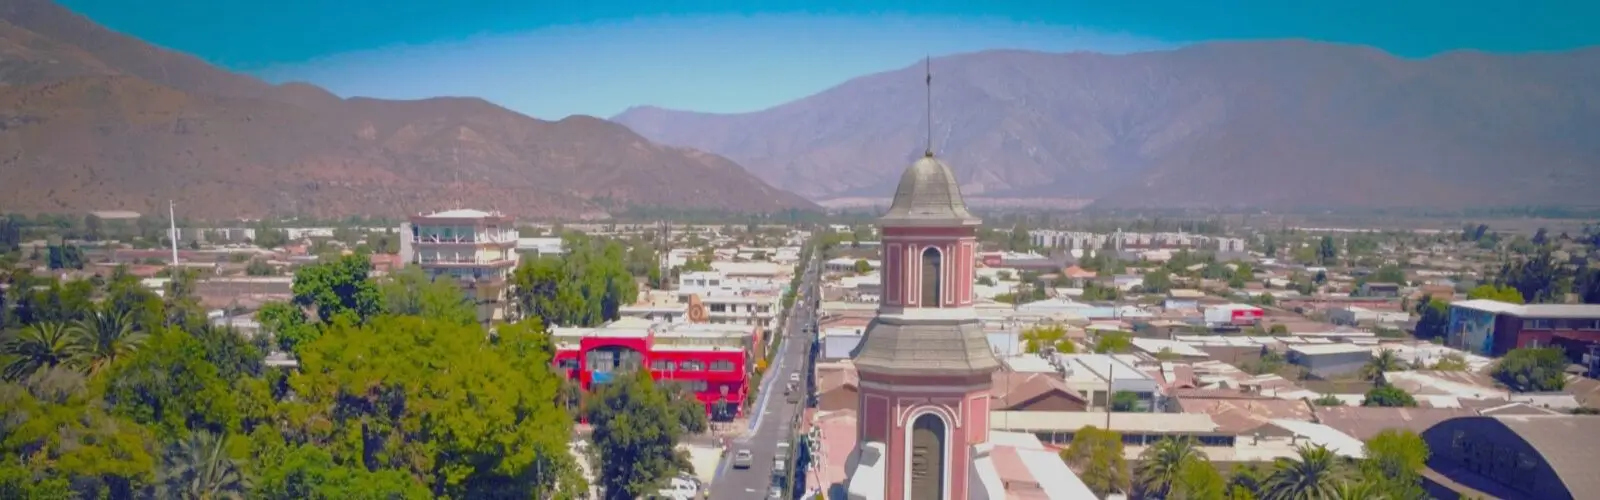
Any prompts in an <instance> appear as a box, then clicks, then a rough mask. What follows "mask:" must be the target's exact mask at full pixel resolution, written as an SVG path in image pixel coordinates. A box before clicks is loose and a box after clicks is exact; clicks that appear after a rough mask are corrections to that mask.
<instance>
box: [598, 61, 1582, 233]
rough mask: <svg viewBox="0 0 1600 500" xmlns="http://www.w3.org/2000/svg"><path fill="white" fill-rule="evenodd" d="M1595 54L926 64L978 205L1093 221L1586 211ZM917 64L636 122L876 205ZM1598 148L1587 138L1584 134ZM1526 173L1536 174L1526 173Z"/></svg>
mask: <svg viewBox="0 0 1600 500" xmlns="http://www.w3.org/2000/svg"><path fill="white" fill-rule="evenodd" d="M1597 68H1600V48H1589V49H1581V50H1575V51H1568V52H1549V53H1532V54H1524V55H1515V56H1508V55H1498V54H1488V53H1481V52H1471V51H1457V52H1450V53H1443V54H1439V55H1436V56H1433V57H1429V58H1422V59H1402V58H1398V57H1395V56H1392V55H1390V54H1387V53H1385V52H1383V51H1381V50H1378V49H1375V48H1371V47H1364V46H1354V45H1336V44H1324V43H1319V42H1310V41H1304V40H1293V41H1269V42H1217V43H1208V44H1198V45H1192V46H1186V47H1182V48H1178V49H1174V50H1167V51H1153V52H1140V53H1132V54H1118V55H1108V54H1099V53H1092V52H1067V53H1042V52H1032V51H1019V50H997V51H985V52H978V53H969V54H958V55H953V56H945V57H940V58H935V59H934V60H933V77H934V80H933V83H934V85H933V99H934V109H933V111H934V115H935V116H934V125H935V127H934V128H935V137H934V143H935V145H936V148H938V149H939V152H940V153H941V155H942V156H944V157H945V158H946V160H947V161H950V162H951V163H952V165H953V166H954V167H955V168H956V170H957V173H958V176H959V177H960V181H961V183H962V188H963V190H964V191H966V192H967V194H968V195H969V196H999V197H1030V196H1038V195H1050V196H1056V197H1086V198H1095V199H1098V200H1099V202H1098V203H1097V204H1099V205H1107V206H1116V205H1122V206H1151V207H1167V206H1170V207H1191V206H1193V207H1203V206H1234V205H1250V206H1283V207H1288V206H1297V205H1298V206H1306V205H1320V206H1369V205H1373V204H1378V205H1389V204H1393V205H1400V204H1408V205H1409V204H1420V205H1424V206H1456V205H1460V204H1470V203H1510V204H1515V203H1518V201H1519V200H1528V199H1538V200H1543V201H1554V202H1556V203H1574V202H1581V201H1583V199H1584V198H1585V197H1586V195H1585V194H1584V193H1583V191H1582V190H1581V189H1576V187H1575V186H1576V185H1577V184H1581V183H1575V182H1574V181H1576V180H1580V179H1583V178H1593V177H1600V146H1597V145H1596V144H1593V143H1594V142H1595V141H1585V140H1583V139H1582V138H1581V137H1582V136H1583V135H1585V134H1588V135H1590V136H1600V110H1597V109H1596V108H1600V105H1596V104H1594V103H1597V102H1600V85H1597V84H1595V83H1593V82H1600V69H1597ZM922 72H923V64H922V63H921V62H918V63H916V64H910V65H907V66H905V67H902V68H899V69H895V70H890V71H885V72H880V73H875V74H871V75H865V76H862V77H860V78H857V79H854V80H851V81H848V82H845V83H844V84H841V85H838V86H835V87H832V88H829V89H827V90H824V91H822V92H818V93H816V94H812V95H810V96H807V97H804V98H800V99H796V100H793V101H789V102H787V103H784V104H780V105H777V106H773V107H771V108H768V109H765V110H761V111H755V112H750V113H736V114H706V113H693V112H682V111H673V110H668V109H664V108H659V107H651V106H639V107H634V108H630V109H629V110H627V111H624V112H623V113H621V114H619V115H617V116H614V117H612V119H613V121H617V122H620V123H623V124H626V125H628V126H629V127H630V128H632V129H634V130H635V131H638V132H640V133H641V135H644V136H645V137H647V138H650V139H652V140H655V141H658V142H663V143H667V144H676V145H680V146H686V147H693V148H697V149H703V150H707V151H712V152H716V153H719V154H723V155H725V156H728V157H729V158H732V159H734V160H735V161H737V162H739V163H740V164H741V165H744V166H745V167H746V168H748V169H750V170H751V171H752V172H754V173H755V174H756V175H757V176H759V177H761V178H763V179H764V180H766V181H768V182H769V183H773V184H775V185H778V186H781V187H784V188H787V189H790V190H793V191H795V192H798V193H800V194H802V195H805V196H808V197H810V198H812V199H819V200H826V199H832V198H846V197H862V196H865V197H881V196H885V195H887V194H888V193H889V192H890V191H891V190H892V189H893V180H894V178H895V176H896V175H897V174H898V172H899V171H900V170H901V169H903V168H904V165H905V164H908V163H909V162H910V161H912V159H914V157H915V156H916V155H918V154H920V153H921V151H922V149H923V147H924V146H923V145H924V144H925V143H926V137H925V134H926V132H925V131H926V129H927V122H926V120H925V119H924V118H923V116H924V109H923V108H924V103H923V99H924V95H923V92H924V91H925V90H924V89H923V88H922V87H923V83H924V82H923V81H922V80H923V78H922V76H923V75H922ZM1585 131H1587V132H1585ZM1527 164H1533V165H1536V166H1534V167H1526V166H1525V165H1527Z"/></svg>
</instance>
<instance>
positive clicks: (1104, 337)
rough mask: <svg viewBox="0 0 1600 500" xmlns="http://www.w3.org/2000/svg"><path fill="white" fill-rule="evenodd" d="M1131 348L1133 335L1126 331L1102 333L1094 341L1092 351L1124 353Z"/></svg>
mask: <svg viewBox="0 0 1600 500" xmlns="http://www.w3.org/2000/svg"><path fill="white" fill-rule="evenodd" d="M1131 350H1133V335H1132V334H1129V333H1127V332H1106V333H1102V334H1100V335H1099V337H1097V338H1096V339H1095V341H1094V352H1096V353H1100V354H1108V353H1117V354H1120V353H1126V352H1128V351H1131Z"/></svg>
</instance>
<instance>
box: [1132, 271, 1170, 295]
mask: <svg viewBox="0 0 1600 500" xmlns="http://www.w3.org/2000/svg"><path fill="white" fill-rule="evenodd" d="M1140 287H1142V288H1144V291H1145V293H1166V292H1168V291H1171V290H1172V275H1171V273H1168V272H1167V271H1165V270H1161V271H1153V272H1150V273H1146V274H1145V275H1144V281H1143V283H1141V284H1140Z"/></svg>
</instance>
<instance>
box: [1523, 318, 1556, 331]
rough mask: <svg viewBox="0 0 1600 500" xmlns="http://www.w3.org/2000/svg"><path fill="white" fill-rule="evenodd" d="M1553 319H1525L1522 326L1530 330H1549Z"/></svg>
mask: <svg viewBox="0 0 1600 500" xmlns="http://www.w3.org/2000/svg"><path fill="white" fill-rule="evenodd" d="M1550 323H1551V321H1550V320H1548V319H1530V320H1524V321H1523V323H1522V327H1523V328H1525V329H1528V330H1549V329H1550V326H1551V325H1550Z"/></svg>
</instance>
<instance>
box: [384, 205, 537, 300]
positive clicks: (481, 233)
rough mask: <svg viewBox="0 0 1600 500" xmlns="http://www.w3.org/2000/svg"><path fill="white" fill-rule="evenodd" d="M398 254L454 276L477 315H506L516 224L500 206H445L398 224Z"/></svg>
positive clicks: (433, 274)
mask: <svg viewBox="0 0 1600 500" xmlns="http://www.w3.org/2000/svg"><path fill="white" fill-rule="evenodd" d="M400 234H402V235H403V237H402V238H401V239H400V242H401V243H400V256H401V259H402V260H403V261H405V262H406V263H407V264H408V265H410V264H415V265H418V266H421V267H422V269H423V271H425V272H427V273H428V275H429V276H431V277H433V278H435V279H438V278H448V279H452V280H455V281H456V282H457V283H458V284H460V285H461V288H462V290H463V291H465V292H466V293H467V294H468V295H469V296H471V297H472V299H473V300H474V301H475V302H476V303H477V306H478V320H479V321H480V322H484V323H489V322H492V321H499V320H503V319H505V317H506V308H505V303H506V288H507V287H506V284H507V280H508V278H509V277H510V276H511V271H512V270H513V269H515V268H516V267H517V260H518V257H517V256H518V254H517V252H516V248H517V230H516V227H515V225H514V221H513V220H512V218H511V217H510V216H508V215H505V214H502V213H500V212H484V211H480V210H464V209H458V210H449V211H444V212H436V213H432V214H426V215H420V214H419V215H416V216H413V217H411V219H410V221H409V222H407V223H405V224H402V225H401V226H400Z"/></svg>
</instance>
